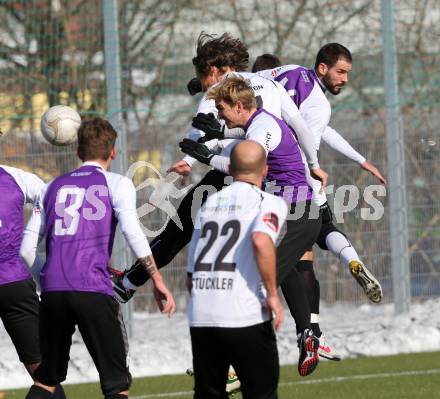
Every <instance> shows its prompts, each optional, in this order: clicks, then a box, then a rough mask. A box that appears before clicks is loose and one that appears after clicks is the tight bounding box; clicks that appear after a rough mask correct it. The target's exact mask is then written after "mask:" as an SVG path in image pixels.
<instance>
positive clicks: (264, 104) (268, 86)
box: [184, 72, 319, 169]
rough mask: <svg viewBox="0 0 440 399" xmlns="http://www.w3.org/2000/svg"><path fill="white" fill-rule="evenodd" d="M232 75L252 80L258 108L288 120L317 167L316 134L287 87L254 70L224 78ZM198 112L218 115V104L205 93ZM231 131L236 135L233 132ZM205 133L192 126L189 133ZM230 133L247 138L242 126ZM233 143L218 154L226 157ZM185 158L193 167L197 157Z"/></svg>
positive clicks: (313, 164)
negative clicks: (313, 133) (311, 129)
mask: <svg viewBox="0 0 440 399" xmlns="http://www.w3.org/2000/svg"><path fill="white" fill-rule="evenodd" d="M233 75H239V76H242V77H243V78H245V79H248V80H249V81H250V84H251V86H252V89H253V90H254V94H255V97H256V100H257V105H258V107H259V108H264V109H265V110H266V111H268V112H269V113H271V114H272V115H274V116H276V117H277V118H280V119H284V120H285V121H286V123H287V124H288V125H289V126H290V127H291V128H293V129H294V130H295V133H296V134H297V136H298V141H299V142H300V145H301V147H302V150H303V151H304V153H305V154H306V158H307V159H308V162H309V164H310V166H311V167H312V168H313V169H314V168H316V167H318V166H319V164H318V157H317V153H316V149H315V148H314V145H313V136H311V132H310V130H309V129H308V127H307V124H306V122H305V121H304V119H303V118H302V116H301V114H300V112H299V110H298V108H297V106H296V105H295V103H294V102H293V101H292V100H291V98H290V97H289V95H288V94H287V92H286V90H284V88H283V87H282V86H281V85H280V84H279V83H278V82H276V81H274V80H271V79H266V78H264V77H261V76H259V75H257V74H255V73H249V72H232V73H229V74H227V75H226V76H225V78H227V77H228V76H233ZM198 113H204V114H209V113H212V114H214V115H215V116H216V117H217V115H218V111H217V108H216V107H215V101H214V100H208V99H207V98H206V94H205V95H204V96H203V98H202V100H201V102H200V104H199V107H198V109H197V114H198ZM197 114H196V115H197ZM231 131H232V132H233V134H231V133H230V132H231ZM204 134H205V133H204V132H202V131H201V130H198V129H195V128H194V127H191V129H190V130H189V132H188V137H189V138H190V139H191V140H194V141H197V140H198V139H199V138H200V137H202V136H203V135H204ZM227 136H228V137H233V138H244V136H245V133H244V131H243V130H242V129H231V130H230V131H229V134H227ZM231 142H232V141H231V140H229V141H227V142H226V144H224V145H222V147H223V148H224V151H222V152H221V153H220V154H219V155H223V156H227V157H228V156H229V155H230V151H231V149H232V148H233V145H230V143H231ZM208 146H209V145H208ZM184 160H185V162H187V163H188V165H190V166H192V165H193V164H194V162H195V159H194V158H192V157H189V156H186V157H185V158H184ZM212 166H215V165H212Z"/></svg>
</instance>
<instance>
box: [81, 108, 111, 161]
mask: <svg viewBox="0 0 440 399" xmlns="http://www.w3.org/2000/svg"><path fill="white" fill-rule="evenodd" d="M116 137H118V134H117V133H116V130H115V129H113V126H112V125H111V124H110V122H109V121H107V120H105V119H102V118H98V117H96V118H92V119H86V120H84V121H83V122H82V123H81V125H80V127H79V129H78V157H79V158H80V159H81V161H83V162H84V161H88V160H92V159H102V160H103V161H105V160H107V159H108V158H109V157H110V153H111V151H112V149H113V147H114V146H115V142H116Z"/></svg>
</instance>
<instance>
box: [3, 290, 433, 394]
mask: <svg viewBox="0 0 440 399" xmlns="http://www.w3.org/2000/svg"><path fill="white" fill-rule="evenodd" d="M439 308H440V298H439V299H435V300H430V301H427V302H425V303H423V304H413V305H412V307H411V311H410V313H409V314H408V315H404V316H398V317H396V316H394V314H393V306H392V305H380V306H372V305H368V304H365V305H362V306H358V307H354V306H352V305H341V304H337V305H334V306H325V305H323V306H322V309H321V328H322V329H323V331H325V333H326V336H327V338H328V340H329V342H330V343H331V344H332V345H333V346H334V348H336V349H337V350H338V351H339V353H340V354H341V355H342V356H343V358H350V357H357V356H379V355H392V354H398V353H410V352H422V351H440V312H439ZM286 316H288V317H286V321H285V324H284V326H283V328H282V330H281V332H280V333H279V334H278V347H279V353H280V361H281V364H290V363H296V362H297V359H298V351H297V347H296V337H295V333H294V324H293V321H292V320H291V319H290V316H289V315H287V314H286ZM133 335H134V336H133V337H132V338H131V340H130V368H131V372H132V374H133V375H134V376H135V377H140V376H149V375H160V374H181V373H184V372H185V370H186V369H187V368H188V367H190V366H191V347H190V340H189V332H188V326H187V321H186V315H184V314H177V315H175V316H173V317H172V318H171V319H168V318H166V317H165V316H162V315H160V314H158V315H144V314H136V317H135V325H134V334H133ZM0 353H1V354H2V356H1V357H0V389H6V388H15V387H23V386H29V384H30V383H31V380H30V378H29V377H28V376H27V374H26V372H25V371H24V368H23V367H22V366H21V365H20V364H19V362H18V359H17V355H16V353H15V350H14V348H13V346H12V344H11V342H10V340H9V337H8V336H7V334H6V332H5V331H4V329H3V328H1V329H0ZM70 355H71V363H70V366H69V373H68V379H67V383H76V382H88V381H97V380H98V374H97V372H96V370H95V367H94V366H93V363H92V360H91V358H90V356H89V354H88V353H87V351H86V349H85V347H84V345H83V343H82V341H81V337H80V335H79V334H75V336H74V343H73V345H72V350H71V354H70Z"/></svg>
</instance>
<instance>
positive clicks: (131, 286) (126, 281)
mask: <svg viewBox="0 0 440 399" xmlns="http://www.w3.org/2000/svg"><path fill="white" fill-rule="evenodd" d="M122 285H123V286H124V287H125V288H127V290H134V291H136V290H137V288H138V287H137V286H135V285H134V284H132V283H131V282H130V280H129V279H128V277H127V276H124V279H123V280H122Z"/></svg>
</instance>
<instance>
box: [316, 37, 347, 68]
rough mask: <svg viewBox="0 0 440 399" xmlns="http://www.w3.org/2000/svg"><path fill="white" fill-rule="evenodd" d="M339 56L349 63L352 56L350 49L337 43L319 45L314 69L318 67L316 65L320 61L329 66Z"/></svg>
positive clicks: (336, 60) (334, 62) (337, 59)
mask: <svg viewBox="0 0 440 399" xmlns="http://www.w3.org/2000/svg"><path fill="white" fill-rule="evenodd" d="M340 58H344V59H345V60H346V61H349V62H350V63H351V62H352V58H351V53H350V50H349V49H348V48H347V47H344V46H343V45H342V44H339V43H327V44H326V45H324V46H322V47H321V49H320V50H319V51H318V54H317V55H316V61H315V69H316V68H318V65H319V64H321V63H323V64H325V65H327V66H328V67H329V68H331V67H332V66H334V65H335V64H336V63H337V62H338V61H339V59H340Z"/></svg>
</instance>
